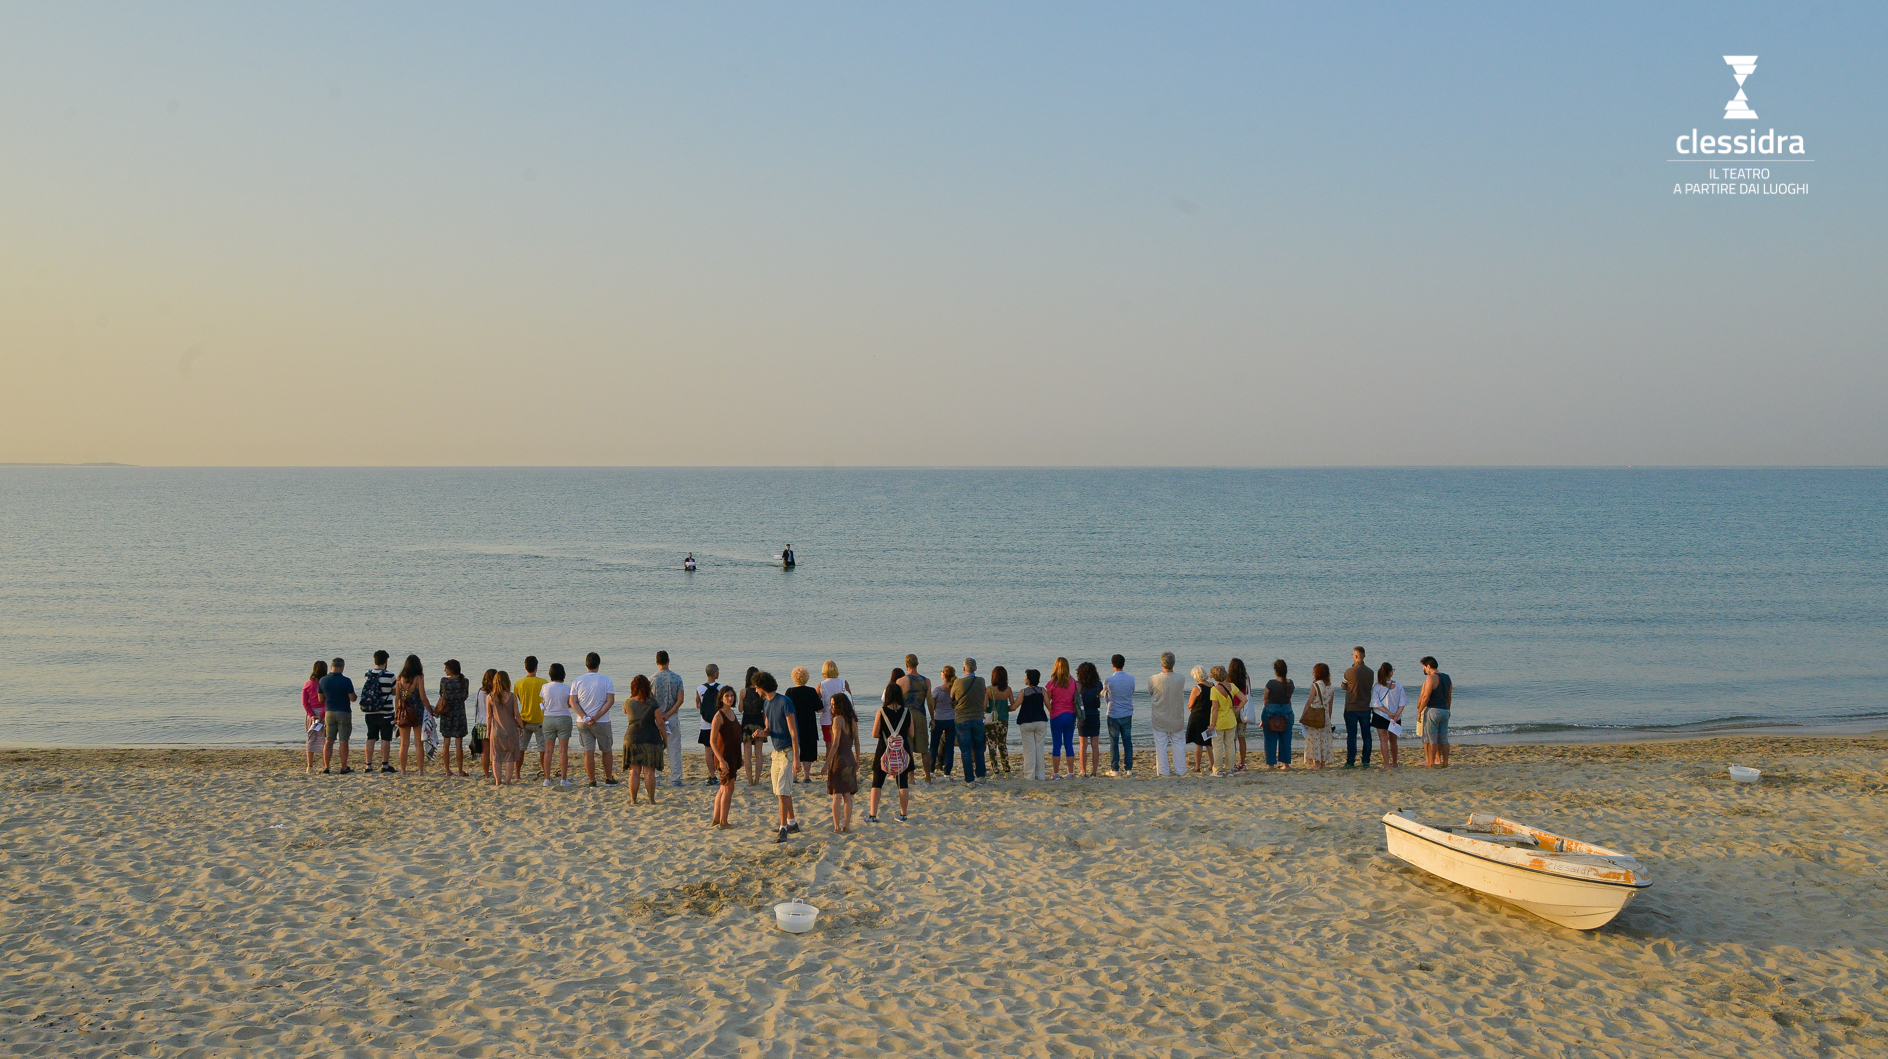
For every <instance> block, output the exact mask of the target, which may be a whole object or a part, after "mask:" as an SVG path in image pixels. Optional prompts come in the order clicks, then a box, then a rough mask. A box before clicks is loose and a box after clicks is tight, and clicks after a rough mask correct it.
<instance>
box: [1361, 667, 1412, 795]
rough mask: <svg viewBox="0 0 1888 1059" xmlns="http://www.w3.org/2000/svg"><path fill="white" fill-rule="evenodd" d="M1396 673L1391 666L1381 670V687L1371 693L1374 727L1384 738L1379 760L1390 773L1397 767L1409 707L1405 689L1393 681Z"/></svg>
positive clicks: (1379, 674) (1380, 668) (1378, 681)
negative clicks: (1397, 756)
mask: <svg viewBox="0 0 1888 1059" xmlns="http://www.w3.org/2000/svg"><path fill="white" fill-rule="evenodd" d="M1395 673H1396V667H1395V666H1393V665H1391V664H1390V663H1388V662H1385V663H1383V664H1382V665H1381V666H1378V667H1377V686H1376V687H1375V688H1374V689H1372V691H1371V692H1370V727H1372V728H1375V729H1376V730H1377V731H1378V732H1379V733H1381V734H1382V736H1383V752H1382V753H1381V754H1379V755H1378V760H1380V761H1381V762H1383V767H1384V768H1386V769H1393V768H1395V767H1396V765H1397V760H1396V750H1397V747H1396V744H1397V739H1398V737H1399V736H1401V735H1402V734H1403V707H1405V706H1407V705H1408V704H1409V698H1408V696H1406V695H1405V694H1404V693H1403V685H1401V684H1398V683H1397V682H1396V681H1395V679H1393V677H1394V675H1395Z"/></svg>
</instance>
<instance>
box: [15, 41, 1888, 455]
mask: <svg viewBox="0 0 1888 1059" xmlns="http://www.w3.org/2000/svg"><path fill="white" fill-rule="evenodd" d="M1883 12H1884V9H1883V8H1881V7H1880V6H1878V5H1867V6H1864V5H1854V6H1851V7H1847V8H1827V9H1817V10H1814V11H1801V10H1794V9H1786V8H1784V7H1783V6H1781V5H1763V6H1755V5H1750V6H1744V5H1728V4H1710V5H1692V6H1687V7H1664V6H1661V7H1660V8H1659V9H1658V10H1656V11H1642V10H1639V9H1637V8H1634V7H1628V6H1624V5H1617V6H1609V7H1605V8H1595V9H1590V10H1560V9H1555V10H1551V11H1550V10H1547V9H1545V8H1544V7H1541V6H1530V7H1525V8H1520V7H1517V8H1511V9H1506V10H1500V9H1494V8H1491V7H1488V6H1483V5H1476V6H1468V5H1463V6H1435V7H1426V8H1423V9H1420V10H1415V9H1412V7H1411V5H1365V6H1334V5H1328V4H1319V5H1306V6H1303V7H1250V6H1224V7H1220V6H1205V5H1193V6H1179V5H1113V6H1101V5H1095V4H1082V5H1068V6H1047V5H1026V6H1023V7H1022V8H1021V9H1020V10H1018V6H1017V5H987V6H981V7H973V6H969V5H950V6H945V5H935V6H928V7H918V6H915V5H898V6H888V5H858V6H838V5H816V6H812V7H809V8H799V9H796V8H791V7H787V6H785V5H774V6H741V5H687V6H685V7H674V6H672V5H664V6H662V7H650V8H644V9H625V8H622V7H620V6H616V5H597V6H589V7H580V6H560V7H556V8H549V9H547V8H546V7H544V6H541V5H517V6H514V7H509V8H507V7H483V6H472V5H431V6H411V5H408V6H400V7H397V8H396V9H394V10H392V11H389V10H386V9H385V5H357V6H351V7H349V6H342V5H323V6H314V5H308V6H302V7H281V6H268V5H236V4H232V5H227V6H218V7H211V6H202V5H161V6H140V7H132V6H99V5H87V4H42V5H32V6H27V5H14V6H10V7H7V8H5V9H3V10H0V100H4V108H3V109H0V142H4V143H6V144H7V149H6V151H5V152H4V153H0V198H3V199H4V201H5V202H6V203H7V206H6V208H5V209H4V210H0V241H4V244H5V245H6V247H7V251H6V253H5V254H4V255H0V352H3V353H4V356H3V357H0V383H4V384H5V385H6V387H7V389H8V391H9V392H10V393H12V394H14V395H16V400H15V402H14V408H15V411H14V414H13V415H12V416H10V417H8V418H7V420H6V421H5V422H4V423H0V460H81V459H96V460H122V461H125V462H136V463H290V464H298V463H315V464H358V463H396V464H448V463H452V464H457V463H470V464H491V463H513V464H516V463H523V464H541V463H560V464H561V463H606V464H615V463H655V464H695V463H733V464H767V463H787V464H818V463H841V464H858V463H864V464H953V465H963V464H996V463H1003V464H1074V463H1097V464H1143V463H1147V464H1236V465H1268V464H1410V463H1416V464H1456V463H1469V464H1539V463H1545V464H1615V463H1619V464H1624V463H1639V464H1644V463H1660V464H1771V463H1784V464H1801V463H1815V464H1824V463H1836V464H1848V463H1864V464H1881V463H1888V425H1885V424H1888V415H1885V414H1883V413H1881V412H1880V411H1879V406H1880V405H1881V404H1882V402H1883V399H1884V398H1885V397H1888V367H1884V357H1883V355H1882V354H1883V352H1884V346H1888V342H1885V341H1884V339H1885V338H1888V312H1885V311H1884V308H1883V306H1884V304H1885V303H1888V299H1884V297H1883V288H1884V286H1885V284H1884V280H1885V279H1888V268H1885V267H1884V264H1885V262H1884V246H1885V244H1884V238H1883V237H1884V235H1885V234H1888V231H1885V230H1884V219H1888V210H1885V209H1884V205H1885V204H1884V199H1883V191H1882V188H1883V180H1882V176H1881V174H1882V173H1883V172H1885V171H1888V151H1885V150H1884V146H1883V143H1882V136H1881V131H1880V130H1881V124H1882V123H1881V120H1880V119H1879V117H1878V111H1879V107H1880V99H1881V92H1882V89H1881V87H1880V76H1879V72H1878V71H1879V69H1880V67H1881V64H1882V62H1883V58H1884V56H1885V55H1888V16H1885V15H1884V13H1883ZM1725 54H1755V55H1757V56H1758V57H1759V58H1758V68H1757V71H1756V73H1755V74H1754V75H1753V76H1752V77H1751V79H1750V80H1749V82H1748V84H1747V85H1746V90H1747V92H1748V95H1749V98H1750V101H1751V105H1752V107H1753V108H1754V109H1755V110H1756V111H1757V112H1758V114H1759V116H1760V120H1759V121H1758V122H1757V123H1756V125H1757V126H1758V128H1759V130H1762V129H1767V128H1776V129H1777V130H1778V131H1780V132H1790V133H1798V134H1801V135H1803V136H1804V137H1805V139H1806V142H1807V143H1808V145H1809V147H1810V154H1809V157H1811V158H1814V159H1815V161H1814V162H1808V163H1798V164H1790V165H1775V166H1772V167H1771V170H1772V176H1771V180H1770V181H1769V182H1770V183H1776V182H1781V181H1785V180H1794V181H1804V182H1807V183H1808V184H1809V185H1810V187H1811V192H1810V194H1809V195H1807V196H1800V197H1778V196H1750V197H1728V198H1703V197H1680V196H1674V195H1672V194H1671V189H1672V184H1673V183H1674V182H1675V181H1682V180H1691V181H1696V180H1701V179H1703V177H1704V170H1705V165H1704V164H1703V163H1682V164H1675V163H1670V162H1667V161H1666V159H1667V158H1670V157H1673V154H1672V141H1673V139H1674V138H1675V137H1676V136H1677V135H1678V134H1679V133H1681V132H1687V131H1689V130H1690V129H1692V128H1694V127H1696V128H1699V129H1700V130H1701V131H1703V132H1706V133H1711V132H1717V131H1724V129H1725V127H1726V126H1730V125H1735V124H1738V123H1731V122H1726V121H1724V119H1723V117H1722V114H1723V107H1724V103H1725V101H1726V100H1728V99H1729V98H1730V97H1731V95H1732V94H1733V93H1734V92H1735V91H1736V88H1737V86H1736V84H1735V82H1734V81H1733V79H1732V77H1731V73H1730V70H1729V68H1728V67H1726V66H1725V65H1724V63H1723V59H1722V56H1723V55H1725ZM19 395H27V396H26V399H25V400H20V399H19ZM395 398H398V401H397V402H396V401H394V399H395Z"/></svg>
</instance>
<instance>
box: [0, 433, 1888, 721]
mask: <svg viewBox="0 0 1888 1059" xmlns="http://www.w3.org/2000/svg"><path fill="white" fill-rule="evenodd" d="M0 524H3V525H4V527H5V532H4V534H0V571H4V578H0V666H4V669H5V673H6V679H5V680H4V681H3V682H0V743H6V744H12V745H55V744H56V745H177V744H185V745H194V744H222V745H247V746H262V745H278V744H279V745H292V744H295V743H298V742H299V740H300V732H301V722H300V720H299V717H300V711H301V707H300V701H299V689H300V687H301V684H302V682H303V680H304V679H305V678H306V676H307V672H308V669H309V665H310V663H311V662H312V661H313V660H314V659H316V658H321V657H328V656H332V655H337V654H338V655H343V656H345V657H346V658H347V659H348V662H349V668H350V672H351V673H352V674H354V675H355V676H357V677H358V675H359V673H360V672H361V671H362V670H363V669H365V668H367V665H368V664H369V662H370V656H371V654H372V652H373V650H374V649H375V648H385V649H387V650H389V651H391V652H393V654H394V656H395V657H396V659H397V658H399V657H401V656H404V655H405V654H407V653H408V652H413V653H417V654H418V655H420V657H421V658H422V659H424V660H425V661H426V663H427V672H428V674H429V675H430V676H432V677H435V678H436V677H437V676H438V674H439V672H440V665H439V664H440V663H441V662H443V661H444V660H445V659H446V658H448V657H454V658H458V659H460V660H461V661H462V662H463V663H464V664H465V667H466V668H467V669H468V670H470V671H473V672H474V673H476V672H479V671H482V670H484V669H485V668H487V667H490V666H497V667H501V668H508V669H510V670H511V671H512V673H513V674H514V675H516V674H518V673H519V672H520V671H521V670H522V668H523V667H522V664H521V663H522V660H523V658H524V656H525V655H526V654H527V653H534V654H536V655H538V656H539V657H540V658H542V659H543V660H544V661H545V663H546V664H547V665H548V663H549V662H551V661H562V662H564V663H566V664H567V665H571V666H572V667H573V668H575V667H576V664H577V663H578V662H579V660H580V659H581V658H582V656H583V654H584V652H586V651H590V650H596V651H599V652H601V653H602V655H603V656H604V659H605V665H604V671H605V672H607V673H609V674H611V675H612V676H614V677H615V678H616V679H617V680H618V682H619V684H623V683H627V681H628V678H629V677H631V676H633V675H634V674H636V673H639V672H645V673H646V672H649V671H651V669H652V659H653V656H654V654H655V652H656V650H657V649H658V648H666V649H668V650H669V651H670V652H671V653H672V654H673V655H674V656H675V658H676V662H677V668H678V669H679V670H680V671H681V672H682V673H683V674H684V675H686V676H688V677H690V678H691V679H693V678H695V677H696V676H697V674H699V673H700V671H701V666H702V664H703V663H706V662H718V663H720V665H721V667H722V670H723V672H724V673H725V672H733V673H735V674H737V677H738V674H739V673H740V672H741V671H743V670H744V669H745V667H746V666H748V665H759V666H762V667H765V668H769V669H772V670H773V671H775V672H776V673H779V674H782V675H783V676H784V674H785V672H786V671H787V670H788V669H789V668H791V667H792V666H794V665H796V664H802V665H807V666H809V667H813V668H815V669H816V670H817V666H818V664H819V663H820V662H821V661H822V660H825V659H828V658H831V659H835V660H837V661H838V663H839V665H840V668H841V671H842V672H843V673H844V674H845V675H846V676H848V677H849V678H850V679H851V680H852V681H853V685H854V687H855V688H857V689H859V690H860V691H861V692H864V691H866V689H876V688H877V687H879V686H880V685H881V683H882V681H883V680H884V678H885V677H886V675H887V674H888V673H889V671H890V669H891V667H892V666H893V665H896V664H898V663H899V662H900V661H901V660H902V658H903V656H904V654H905V652H907V651H914V652H916V653H917V654H918V655H919V656H920V658H921V659H922V660H923V664H924V668H925V669H926V670H927V671H932V672H934V671H935V669H936V668H937V666H938V665H940V664H942V663H944V662H947V661H956V660H959V659H962V658H963V657H964V656H965V655H966V654H968V655H973V656H975V657H976V658H978V659H979V660H980V661H982V663H983V665H984V667H985V669H986V671H987V669H988V667H989V666H992V665H997V664H1002V665H1006V666H1008V667H1009V668H1010V670H1011V672H1012V673H1013V674H1018V675H1020V671H1021V670H1022V669H1023V668H1025V667H1030V666H1034V667H1039V668H1043V669H1046V668H1047V667H1048V663H1049V662H1050V661H1051V660H1052V659H1053V658H1054V657H1055V656H1057V655H1065V656H1067V657H1068V658H1070V659H1071V660H1073V661H1080V660H1082V659H1085V658H1086V659H1095V660H1098V661H1099V660H1104V659H1105V658H1106V657H1107V656H1108V655H1110V654H1112V653H1114V652H1116V651H1119V652H1121V653H1123V654H1125V655H1127V656H1128V659H1129V669H1130V670H1131V671H1132V672H1134V673H1135V674H1137V675H1138V676H1141V677H1143V678H1145V676H1146V675H1147V674H1148V673H1149V672H1151V670H1152V668H1153V665H1154V659H1155V656H1156V655H1157V654H1158V653H1159V652H1160V651H1161V650H1163V649H1167V650H1172V651H1174V652H1175V653H1176V654H1178V655H1179V657H1180V660H1181V667H1182V668H1183V669H1185V668H1188V667H1190V666H1192V665H1193V664H1195V663H1208V664H1210V663H1219V662H1224V661H1226V660H1227V659H1228V658H1230V657H1232V656H1234V655H1238V656H1241V657H1243V658H1245V659H1246V661H1247V663H1248V664H1249V665H1251V666H1253V668H1254V670H1255V671H1259V670H1264V669H1265V668H1267V667H1268V665H1269V663H1270V662H1271V660H1272V659H1274V658H1284V659H1285V660H1287V661H1288V662H1289V663H1290V665H1291V672H1292V675H1293V677H1295V678H1296V679H1297V680H1298V681H1299V682H1300V683H1301V684H1302V683H1303V682H1304V681H1305V680H1307V679H1308V677H1309V674H1310V669H1311V664H1312V663H1314V662H1327V663H1329V664H1330V665H1331V666H1332V667H1333V668H1334V669H1336V670H1340V671H1341V669H1342V668H1343V666H1344V665H1345V664H1346V663H1347V662H1348V658H1349V649H1350V647H1351V646H1352V645H1353V644H1364V645H1366V646H1367V647H1368V648H1369V652H1370V660H1371V661H1372V662H1378V661H1384V660H1388V661H1391V662H1393V663H1395V664H1396V666H1397V668H1398V671H1399V674H1400V675H1402V676H1407V677H1415V678H1420V672H1419V670H1418V668H1417V665H1416V660H1417V659H1418V658H1420V657H1421V656H1422V655H1425V654H1434V655H1436V656H1437V657H1438V658H1440V659H1441V661H1442V663H1443V668H1444V669H1446V670H1448V671H1449V672H1450V673H1451V674H1452V675H1453V676H1454V678H1455V682H1456V688H1457V692H1456V702H1455V717H1454V725H1455V728H1456V730H1457V731H1467V732H1477V731H1479V732H1481V733H1483V734H1484V735H1489V734H1502V733H1505V734H1507V735H1509V736H1510V737H1538V736H1542V735H1549V736H1551V735H1554V734H1564V733H1568V732H1588V733H1604V732H1614V733H1616V732H1622V731H1634V730H1656V731H1665V732H1670V731H1685V730H1708V729H1712V728H1723V727H1754V726H1760V725H1766V724H1773V723H1778V722H1782V723H1792V724H1812V725H1833V724H1848V725H1855V724H1867V723H1870V722H1873V721H1874V720H1875V719H1878V718H1888V472H1884V471H1880V470H1828V471H1825V470H1267V471H1225V470H924V471H897V470H855V469H846V470H831V469H825V470H822V469H796V470H718V469H706V470H704V469H676V470H615V469H609V470H602V469H597V470H586V469H568V468H560V469H550V470H541V469H540V470H519V469H450V470H425V469H386V470H381V469H372V470H354V469H318V470H255V469H242V470H203V469H141V468H111V467H98V468H38V467H13V468H0ZM789 542H791V543H792V544H793V546H794V549H795V551H796V552H797V554H798V557H799V560H800V564H799V567H798V568H797V569H795V570H791V571H786V570H782V569H780V568H779V567H778V566H777V565H776V564H774V563H773V561H772V556H774V555H776V554H777V553H778V552H779V551H780V549H781V547H782V546H783V545H785V544H787V543H789ZM691 550H692V551H693V552H694V553H695V555H696V557H697V558H698V559H699V560H700V563H701V568H700V570H699V571H697V572H695V573H693V574H687V573H684V572H683V571H682V568H681V564H682V556H683V554H684V553H686V552H688V551H691ZM1143 684H1144V681H1143ZM1143 694H1144V692H1143ZM867 697H871V696H867ZM1144 705H1145V704H1144V703H1143V708H1144Z"/></svg>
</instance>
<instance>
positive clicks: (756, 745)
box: [741, 666, 767, 787]
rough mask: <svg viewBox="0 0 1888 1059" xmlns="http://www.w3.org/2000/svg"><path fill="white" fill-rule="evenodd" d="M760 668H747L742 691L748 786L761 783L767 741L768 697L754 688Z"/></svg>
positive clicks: (742, 735)
mask: <svg viewBox="0 0 1888 1059" xmlns="http://www.w3.org/2000/svg"><path fill="white" fill-rule="evenodd" d="M758 672H760V667H759V666H748V667H747V685H746V687H744V688H743V689H742V690H741V738H742V739H743V740H744V741H745V742H746V743H747V747H746V749H747V755H746V757H747V785H748V786H749V787H752V786H755V785H756V784H758V783H760V756H761V743H763V742H765V741H766V739H767V697H766V696H765V695H762V694H761V693H760V689H759V688H756V687H755V686H754V674H756V673H758Z"/></svg>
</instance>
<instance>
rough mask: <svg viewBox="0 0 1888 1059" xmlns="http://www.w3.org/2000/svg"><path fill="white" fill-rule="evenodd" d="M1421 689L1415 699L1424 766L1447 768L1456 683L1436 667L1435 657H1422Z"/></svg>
mask: <svg viewBox="0 0 1888 1059" xmlns="http://www.w3.org/2000/svg"><path fill="white" fill-rule="evenodd" d="M1422 667H1423V690H1422V691H1421V692H1419V693H1418V694H1417V697H1416V716H1417V717H1418V718H1419V721H1418V724H1419V726H1420V727H1421V728H1422V734H1423V764H1425V765H1427V766H1429V767H1430V768H1438V769H1446V768H1448V767H1449V710H1450V708H1451V707H1452V706H1453V705H1454V700H1455V681H1453V680H1450V679H1449V674H1447V673H1444V672H1443V671H1442V670H1441V669H1439V668H1437V663H1436V660H1435V657H1434V656H1432V655H1424V656H1423V660H1422Z"/></svg>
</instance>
